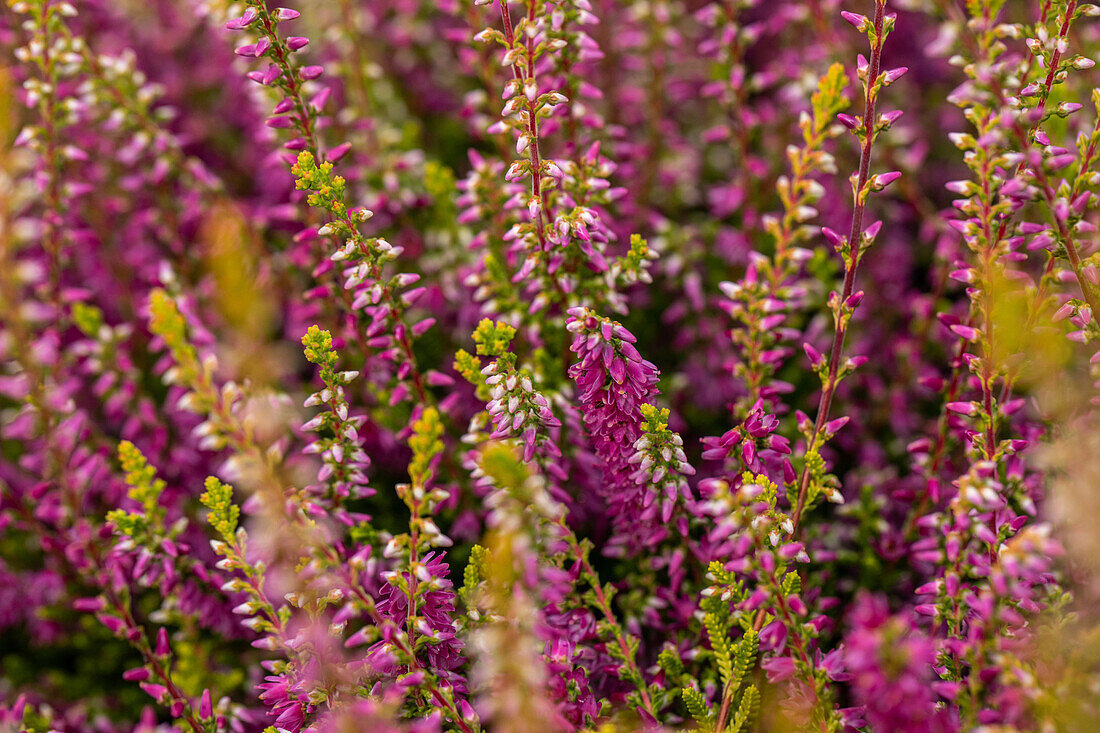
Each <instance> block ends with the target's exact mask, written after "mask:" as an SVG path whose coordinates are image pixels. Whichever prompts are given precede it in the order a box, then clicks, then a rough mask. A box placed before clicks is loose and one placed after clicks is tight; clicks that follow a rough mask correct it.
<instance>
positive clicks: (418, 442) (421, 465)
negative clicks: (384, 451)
mask: <svg viewBox="0 0 1100 733" xmlns="http://www.w3.org/2000/svg"><path fill="white" fill-rule="evenodd" d="M442 437H443V423H442V422H441V421H440V419H439V411H438V410H436V409H435V408H434V407H429V408H427V409H426V410H424V412H423V413H422V414H421V415H420V419H418V420H417V421H416V422H415V423H413V435H412V437H411V438H409V447H410V448H411V449H412V452H413V457H412V460H411V461H410V462H409V476H410V478H412V482H413V485H414V486H420V487H424V486H427V485H428V482H429V481H431V478H432V469H431V465H432V461H434V460H435V458H436V456H438V455H439V454H440V453H442V452H443V448H444V445H443V441H442V440H441V438H442Z"/></svg>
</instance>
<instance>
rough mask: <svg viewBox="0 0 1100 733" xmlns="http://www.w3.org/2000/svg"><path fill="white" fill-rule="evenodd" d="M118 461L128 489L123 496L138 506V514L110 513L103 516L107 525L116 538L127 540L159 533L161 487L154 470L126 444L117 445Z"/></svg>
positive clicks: (160, 481)
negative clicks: (116, 535) (115, 534)
mask: <svg viewBox="0 0 1100 733" xmlns="http://www.w3.org/2000/svg"><path fill="white" fill-rule="evenodd" d="M118 460H119V463H121V464H122V470H123V471H125V472H126V484H127V485H128V486H129V487H130V489H129V491H127V493H126V495H127V496H128V497H130V499H132V500H134V501H136V502H137V503H138V504H140V505H141V510H140V511H138V512H128V511H125V510H122V509H114V510H112V511H110V512H108V513H107V521H108V522H110V523H112V524H114V526H115V529H116V531H117V532H118V533H119V534H122V535H125V536H128V537H134V538H141V537H143V536H144V535H145V534H146V533H148V532H161V533H163V531H164V508H163V507H162V506H160V495H161V492H163V491H164V486H165V484H164V481H163V480H162V479H159V478H157V470H156V468H154V467H153V466H151V465H149V462H148V461H147V460H146V459H145V456H144V455H142V453H141V451H140V450H138V449H137V446H135V445H134V444H133V443H131V442H130V441H128V440H124V441H122V442H121V443H119V446H118Z"/></svg>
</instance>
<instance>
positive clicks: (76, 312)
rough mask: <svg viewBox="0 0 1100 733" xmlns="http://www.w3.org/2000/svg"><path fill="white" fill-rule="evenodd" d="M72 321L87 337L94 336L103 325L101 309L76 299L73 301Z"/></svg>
mask: <svg viewBox="0 0 1100 733" xmlns="http://www.w3.org/2000/svg"><path fill="white" fill-rule="evenodd" d="M72 315H73V323H75V324H76V327H77V328H79V329H80V332H81V333H83V334H84V335H85V336H87V337H88V338H95V337H96V336H97V335H98V334H99V329H100V327H101V326H103V311H101V310H100V309H99V308H97V307H95V306H94V305H90V304H88V303H84V302H81V301H79V300H78V301H77V302H75V303H73V310H72Z"/></svg>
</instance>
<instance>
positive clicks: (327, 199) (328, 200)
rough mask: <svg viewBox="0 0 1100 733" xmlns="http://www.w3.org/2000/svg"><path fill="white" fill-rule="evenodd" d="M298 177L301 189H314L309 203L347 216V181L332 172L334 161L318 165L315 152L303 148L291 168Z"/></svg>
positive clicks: (299, 188)
mask: <svg viewBox="0 0 1100 733" xmlns="http://www.w3.org/2000/svg"><path fill="white" fill-rule="evenodd" d="M290 171H291V173H293V174H294V176H295V178H296V179H297V180H296V181H295V183H294V185H295V187H296V188H297V189H298V190H299V191H312V192H313V193H311V194H310V195H309V199H308V201H309V205H310V206H316V207H319V208H322V209H324V210H325V211H328V212H329V213H331V214H334V215H335V216H337V217H340V218H343V217H344V216H347V213H348V207H347V205H346V204H345V203H344V189H345V188H346V186H347V182H346V181H345V180H344V179H343V177H342V176H334V175H333V174H332V163H329V162H328V161H325V162H324V163H322V164H321V165H319V166H318V165H317V161H316V159H315V158H314V157H313V153H311V152H309V151H308V150H303V151H302V152H300V153H298V162H297V163H295V164H294V165H293V166H292V167H291V169H290Z"/></svg>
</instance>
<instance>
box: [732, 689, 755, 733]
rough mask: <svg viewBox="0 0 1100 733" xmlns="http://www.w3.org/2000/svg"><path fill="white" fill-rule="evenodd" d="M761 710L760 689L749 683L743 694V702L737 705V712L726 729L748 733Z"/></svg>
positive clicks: (734, 732)
mask: <svg viewBox="0 0 1100 733" xmlns="http://www.w3.org/2000/svg"><path fill="white" fill-rule="evenodd" d="M759 712H760V691H759V690H757V689H756V685H749V686H748V687H747V688H745V692H744V694H742V695H741V703H740V704H739V705H738V706H737V714H736V715H734V717H733V720H732V721H730V726H729V728H727V729H726V730H727V731H729V733H748V731H750V730H752V723H753V721H754V720H756V716H757V715H758V714H759Z"/></svg>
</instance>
